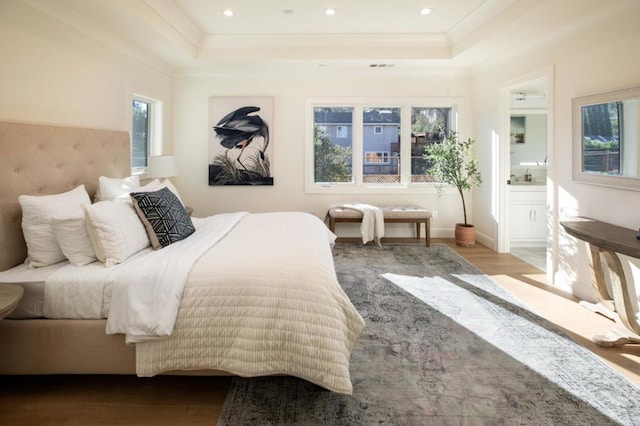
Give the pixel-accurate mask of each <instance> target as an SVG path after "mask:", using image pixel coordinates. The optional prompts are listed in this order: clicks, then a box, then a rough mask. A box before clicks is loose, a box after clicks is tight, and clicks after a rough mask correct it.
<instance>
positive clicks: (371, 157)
mask: <svg viewBox="0 0 640 426" xmlns="http://www.w3.org/2000/svg"><path fill="white" fill-rule="evenodd" d="M364 162H365V163H369V164H379V163H384V164H388V163H389V153H388V152H371V151H367V152H365V153H364Z"/></svg>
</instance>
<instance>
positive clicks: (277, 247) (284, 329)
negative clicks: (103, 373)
mask: <svg viewBox="0 0 640 426" xmlns="http://www.w3.org/2000/svg"><path fill="white" fill-rule="evenodd" d="M334 239H335V236H334V235H333V234H332V233H330V232H329V231H328V230H327V228H326V226H325V225H324V224H323V223H322V221H320V219H318V218H316V217H315V216H312V215H310V214H306V213H264V214H250V215H247V216H245V217H244V218H243V219H242V220H241V221H240V222H239V223H238V224H237V225H236V226H235V228H234V229H233V231H232V232H231V233H229V234H228V235H227V236H226V237H225V238H224V239H222V240H221V241H220V242H218V243H217V244H216V245H215V246H214V247H212V248H211V249H210V250H208V251H207V252H206V253H205V254H204V255H203V256H202V257H201V258H200V259H199V260H198V262H197V263H196V264H195V265H194V267H193V269H192V270H191V273H190V275H189V278H188V281H187V283H186V285H185V288H184V292H183V295H182V301H181V304H180V308H179V310H178V315H177V319H176V322H175V327H174V330H173V333H172V335H171V336H170V337H168V338H166V339H161V340H152V341H147V342H143V343H137V344H136V358H137V373H138V375H139V376H152V375H155V374H158V373H162V372H166V371H171V370H206V369H214V370H221V371H227V372H230V373H233V374H236V375H240V376H245V377H250V376H263V375H272V374H285V375H292V376H297V377H300V378H303V379H306V380H308V381H310V382H313V383H315V384H318V385H320V386H322V387H325V388H327V389H329V390H332V391H335V392H340V393H346V394H350V393H351V392H352V385H351V380H350V375H349V358H350V355H351V351H352V349H353V347H354V345H355V343H356V341H357V340H358V338H359V336H360V334H361V333H362V331H363V329H364V321H363V320H362V317H361V316H360V315H359V314H358V312H357V311H356V309H355V308H354V306H353V305H352V304H351V301H350V300H349V298H348V297H347V295H346V294H345V293H344V291H343V290H342V288H341V287H340V285H339V283H338V281H337V278H336V275H335V270H334V264H333V256H332V253H331V249H330V244H329V243H332V242H333V240H334Z"/></svg>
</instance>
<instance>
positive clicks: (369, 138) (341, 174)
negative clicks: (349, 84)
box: [306, 99, 459, 193]
mask: <svg viewBox="0 0 640 426" xmlns="http://www.w3.org/2000/svg"><path fill="white" fill-rule="evenodd" d="M458 109H459V106H458V105H457V103H454V99H445V100H443V99H431V100H430V99H425V100H419V101H416V100H413V99H411V100H403V99H398V100H389V99H385V100H383V101H381V102H376V103H370V102H359V101H358V100H355V101H348V100H337V101H326V100H308V101H307V126H308V132H307V139H308V140H307V148H308V149H307V162H306V165H307V170H306V190H307V192H320V193H327V192H328V193H331V192H338V193H356V192H384V191H387V190H388V191H392V192H397V191H398V190H400V191H402V190H406V191H412V190H414V189H415V188H421V187H422V188H424V187H425V184H429V183H433V181H434V179H433V177H432V176H431V175H430V172H429V171H430V167H431V165H430V164H429V162H428V161H427V160H425V159H424V154H425V152H426V147H427V146H428V145H429V144H433V143H440V142H441V141H442V140H443V139H444V137H445V136H446V135H447V134H448V133H449V132H451V131H454V130H456V131H457V126H456V125H457V123H458V113H457V111H458ZM428 186H430V185H428Z"/></svg>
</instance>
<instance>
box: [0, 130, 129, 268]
mask: <svg viewBox="0 0 640 426" xmlns="http://www.w3.org/2000/svg"><path fill="white" fill-rule="evenodd" d="M130 174H131V143H130V135H129V132H127V131H122V130H96V129H80V128H72V127H54V126H40V125H33V124H17V123H4V122H0V271H4V270H5V269H9V268H11V267H13V266H15V265H17V264H19V263H22V262H24V260H25V259H26V257H27V247H26V245H25V242H24V238H23V236H22V225H21V222H22V211H21V209H20V204H19V203H18V196H20V195H22V194H27V195H49V194H58V193H61V192H65V191H68V190H70V189H73V188H75V187H76V186H78V185H81V184H84V185H85V187H86V189H87V192H89V195H90V196H91V198H92V199H93V197H94V196H95V193H96V190H97V186H98V178H99V177H100V176H110V177H125V176H128V175H130Z"/></svg>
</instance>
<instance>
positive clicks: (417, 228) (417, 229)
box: [416, 222, 420, 240]
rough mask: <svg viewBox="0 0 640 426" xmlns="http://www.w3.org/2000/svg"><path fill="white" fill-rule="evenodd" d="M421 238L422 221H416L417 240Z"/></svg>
mask: <svg viewBox="0 0 640 426" xmlns="http://www.w3.org/2000/svg"><path fill="white" fill-rule="evenodd" d="M419 239H420V222H416V240H419Z"/></svg>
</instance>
